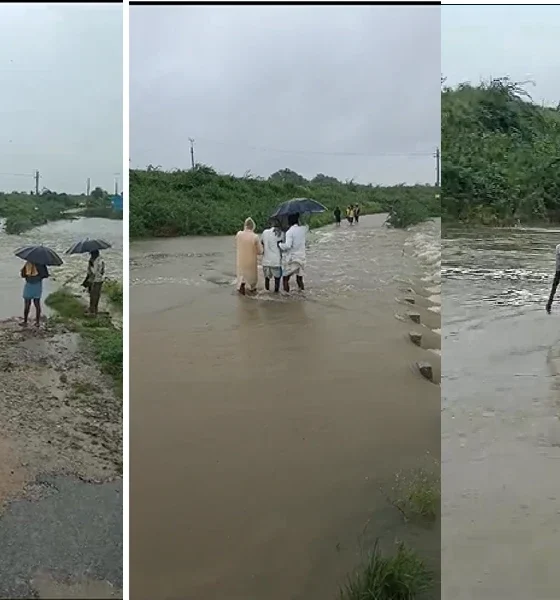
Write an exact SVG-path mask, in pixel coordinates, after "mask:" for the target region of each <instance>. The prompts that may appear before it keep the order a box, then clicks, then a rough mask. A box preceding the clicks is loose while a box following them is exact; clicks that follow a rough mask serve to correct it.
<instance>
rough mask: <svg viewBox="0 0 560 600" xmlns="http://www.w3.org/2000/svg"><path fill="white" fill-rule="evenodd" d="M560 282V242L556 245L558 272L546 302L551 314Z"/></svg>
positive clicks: (547, 309)
mask: <svg viewBox="0 0 560 600" xmlns="http://www.w3.org/2000/svg"><path fill="white" fill-rule="evenodd" d="M558 283H560V244H558V246H556V273H555V274H554V280H553V281H552V289H551V290H550V296H549V298H548V302H547V303H546V312H547V313H548V314H550V311H551V310H552V303H553V302H554V296H555V295H556V289H557V288H558Z"/></svg>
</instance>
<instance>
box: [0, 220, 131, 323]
mask: <svg viewBox="0 0 560 600" xmlns="http://www.w3.org/2000/svg"><path fill="white" fill-rule="evenodd" d="M0 221H1V220H0ZM86 237H89V238H92V239H93V238H101V239H104V240H106V241H107V242H109V243H110V244H112V245H113V247H112V248H110V249H108V250H104V251H103V258H104V260H105V266H106V271H107V277H109V278H115V279H120V280H122V257H123V255H122V239H123V222H122V221H119V220H113V219H89V218H82V219H76V220H74V221H55V222H52V223H47V224H46V225H43V226H41V227H37V228H35V229H32V230H30V231H26V232H25V233H23V234H22V235H7V234H6V233H5V232H4V231H3V229H2V224H1V223H0V298H2V302H1V303H0V319H5V318H8V317H13V316H14V315H20V314H21V312H22V310H23V300H22V298H21V296H22V291H23V281H22V279H21V277H20V275H19V271H20V269H21V267H22V266H23V261H22V260H21V259H19V258H17V257H15V256H14V251H15V250H16V249H17V248H19V247H21V246H27V245H32V244H44V245H45V246H49V247H51V248H53V250H56V251H57V252H58V253H59V254H60V256H61V257H62V259H63V260H64V264H63V265H62V266H61V267H50V268H49V272H50V278H49V280H48V281H47V282H46V284H45V287H44V291H43V298H45V297H46V296H47V295H48V294H49V293H50V292H51V291H53V290H54V289H56V287H57V285H61V284H63V283H65V282H67V281H68V280H72V282H71V283H72V284H73V285H74V286H75V287H76V289H78V288H79V284H80V283H81V282H82V281H83V277H85V271H86V269H87V257H86V256H83V255H73V256H64V252H65V251H66V250H67V249H68V248H69V247H70V246H71V245H72V244H73V243H74V242H76V241H78V240H80V239H83V238H86ZM47 310H48V309H47Z"/></svg>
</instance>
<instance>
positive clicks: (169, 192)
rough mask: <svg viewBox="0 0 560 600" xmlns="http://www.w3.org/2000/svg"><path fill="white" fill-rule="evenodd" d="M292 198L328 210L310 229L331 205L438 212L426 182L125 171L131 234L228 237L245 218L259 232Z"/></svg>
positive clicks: (328, 218)
mask: <svg viewBox="0 0 560 600" xmlns="http://www.w3.org/2000/svg"><path fill="white" fill-rule="evenodd" d="M296 197H309V198H313V199H314V200H317V201H319V202H321V203H322V204H324V205H325V206H326V207H327V208H328V209H329V212H328V213H324V214H321V215H313V216H312V217H310V220H309V225H310V226H311V227H317V226H321V225H325V224H326V223H331V222H332V221H333V216H332V211H333V210H334V208H335V207H336V206H339V207H340V209H341V210H342V211H343V213H344V210H345V208H346V206H348V205H349V204H359V205H360V206H361V208H362V214H368V213H379V212H388V211H389V209H390V208H391V206H393V204H394V202H395V201H396V199H400V200H401V201H402V202H407V201H408V200H409V199H415V200H416V199H417V200H418V201H419V202H421V203H423V204H425V205H427V206H428V207H429V210H428V211H427V212H428V213H430V215H429V216H437V215H439V214H440V213H439V202H434V197H435V188H434V187H433V186H428V185H426V186H404V185H399V186H393V187H380V186H373V185H358V184H356V183H353V182H347V183H342V182H339V181H337V180H336V179H334V178H332V177H327V176H325V175H318V176H317V177H315V178H314V179H313V180H312V181H307V180H305V179H304V178H303V177H302V176H301V175H299V174H297V173H294V172H293V171H289V170H287V169H285V170H284V171H279V172H277V173H274V174H273V175H271V176H270V177H269V178H268V179H263V178H258V177H250V176H247V177H234V176H233V175H220V174H218V173H216V172H215V171H214V170H213V169H212V168H210V167H206V166H203V165H198V166H197V167H196V168H195V169H192V170H190V171H173V172H165V171H160V170H159V169H157V168H153V167H148V169H146V170H131V171H130V236H131V237H135V238H138V237H150V236H151V237H165V236H180V235H232V234H234V233H236V232H237V231H239V229H240V228H241V227H242V225H243V221H244V220H245V218H246V217H249V216H250V217H252V218H253V219H254V220H255V222H256V223H257V228H258V229H259V230H262V229H263V228H264V227H265V225H266V223H267V220H268V217H269V215H270V214H272V212H273V211H274V209H275V208H276V206H277V205H278V204H280V203H281V202H284V201H285V200H289V199H290V198H296Z"/></svg>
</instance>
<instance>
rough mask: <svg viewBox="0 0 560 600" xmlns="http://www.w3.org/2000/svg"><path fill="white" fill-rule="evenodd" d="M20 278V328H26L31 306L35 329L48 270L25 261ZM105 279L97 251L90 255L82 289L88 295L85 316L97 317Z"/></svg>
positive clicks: (38, 322) (102, 262) (39, 318)
mask: <svg viewBox="0 0 560 600" xmlns="http://www.w3.org/2000/svg"><path fill="white" fill-rule="evenodd" d="M20 276H21V277H22V279H24V280H25V283H24V285H23V321H22V323H21V324H22V326H23V327H27V324H28V321H29V313H30V312H31V304H33V305H34V307H35V327H39V325H40V323H41V313H42V307H41V298H42V297H43V281H44V280H45V279H48V278H49V276H50V275H49V270H48V268H47V267H46V266H45V265H39V264H35V263H32V262H29V261H27V262H26V263H25V264H24V265H23V267H22V269H21V271H20ZM104 279H105V262H104V261H103V259H102V258H101V256H100V254H99V250H94V251H93V252H91V253H90V256H89V261H88V266H87V272H86V277H85V279H84V281H83V282H82V287H83V288H85V290H86V291H87V292H88V294H89V308H88V310H87V314H89V315H91V316H97V314H98V311H99V300H100V298H101V290H102V288H103V282H104Z"/></svg>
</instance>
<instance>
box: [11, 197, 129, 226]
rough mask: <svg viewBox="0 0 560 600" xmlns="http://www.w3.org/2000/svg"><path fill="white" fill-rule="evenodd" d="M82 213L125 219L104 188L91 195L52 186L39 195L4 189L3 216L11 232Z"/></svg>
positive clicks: (90, 215)
mask: <svg viewBox="0 0 560 600" xmlns="http://www.w3.org/2000/svg"><path fill="white" fill-rule="evenodd" d="M69 211H70V212H69ZM78 215H79V216H87V217H102V218H107V219H108V218H111V219H122V212H118V213H117V212H115V211H113V209H112V206H111V198H110V196H109V194H108V193H107V192H106V191H104V190H102V189H101V188H95V190H93V192H92V193H91V195H90V196H89V197H88V196H86V195H85V194H81V195H70V194H59V193H57V192H51V191H50V190H43V192H41V193H40V194H39V195H35V194H33V193H29V194H27V193H23V192H11V193H9V194H6V193H2V192H0V217H1V218H4V219H6V223H5V231H6V233H9V234H19V233H23V232H24V231H27V230H28V229H32V228H33V227H39V226H40V225H44V224H45V223H48V222H49V221H60V220H62V219H74V218H76V216H78Z"/></svg>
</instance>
